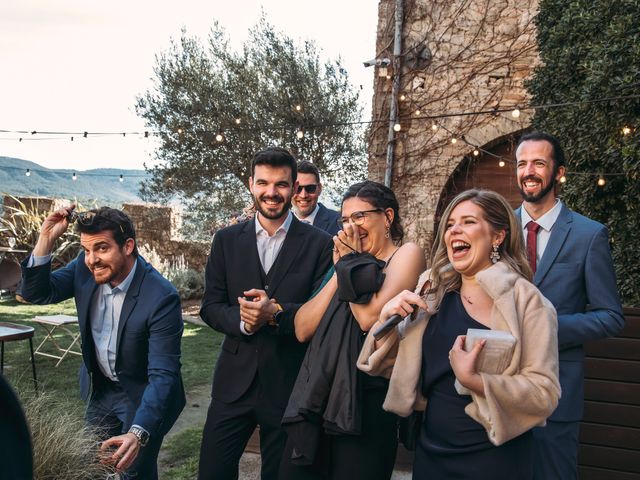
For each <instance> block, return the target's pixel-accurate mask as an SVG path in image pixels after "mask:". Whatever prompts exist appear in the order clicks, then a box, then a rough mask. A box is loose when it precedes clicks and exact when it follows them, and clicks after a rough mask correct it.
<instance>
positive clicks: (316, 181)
mask: <svg viewBox="0 0 640 480" xmlns="http://www.w3.org/2000/svg"><path fill="white" fill-rule="evenodd" d="M321 193H322V183H321V182H320V172H319V171H318V167H316V166H315V165H314V164H313V163H311V162H307V161H306V160H303V161H301V162H299V163H298V187H297V188H296V193H295V194H294V195H293V199H292V203H293V205H294V206H295V209H294V213H295V215H296V217H297V218H298V220H301V221H303V222H306V223H309V224H311V225H313V226H314V227H317V228H319V229H320V230H324V231H325V232H327V233H328V234H329V235H335V234H336V233H338V230H340V228H339V227H338V218H340V213H338V212H336V211H335V210H331V209H329V208H327V207H325V206H324V205H323V204H322V203H318V199H319V198H320V194H321Z"/></svg>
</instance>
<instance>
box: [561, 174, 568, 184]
mask: <svg viewBox="0 0 640 480" xmlns="http://www.w3.org/2000/svg"><path fill="white" fill-rule="evenodd" d="M566 181H567V177H565V176H564V175H562V176H561V177H560V183H565V182H566Z"/></svg>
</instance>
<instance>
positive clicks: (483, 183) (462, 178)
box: [434, 132, 522, 229]
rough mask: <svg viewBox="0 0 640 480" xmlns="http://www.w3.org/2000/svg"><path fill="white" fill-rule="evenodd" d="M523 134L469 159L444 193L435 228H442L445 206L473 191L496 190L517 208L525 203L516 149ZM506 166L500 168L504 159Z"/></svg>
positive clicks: (486, 147) (493, 144) (501, 140)
mask: <svg viewBox="0 0 640 480" xmlns="http://www.w3.org/2000/svg"><path fill="white" fill-rule="evenodd" d="M521 133H522V132H514V133H512V134H510V135H507V136H504V137H500V138H498V139H496V140H494V141H492V142H489V143H488V144H486V145H484V146H483V147H482V150H483V151H481V153H480V155H478V156H477V157H475V156H473V155H469V156H467V157H465V158H464V159H463V160H462V161H461V162H460V164H459V165H458V167H457V168H456V169H455V170H454V172H453V173H452V174H451V176H450V177H449V180H448V181H447V183H446V185H445V187H444V188H443V190H442V193H441V194H440V199H439V200H438V207H437V208H436V214H435V218H434V221H435V223H434V225H435V226H436V229H437V226H438V223H439V222H440V217H441V215H442V212H443V211H444V209H445V207H446V206H447V205H448V204H449V202H450V201H451V200H453V198H454V197H455V196H456V195H457V194H458V193H460V192H463V191H465V190H468V189H470V188H484V189H489V190H494V191H496V192H498V193H500V194H501V195H503V196H504V197H505V198H506V199H507V201H508V202H509V204H510V205H511V206H512V207H513V208H516V207H518V206H519V205H520V203H521V202H522V197H521V196H520V190H519V189H518V186H517V185H516V177H515V176H516V173H515V163H514V159H515V148H516V145H517V140H518V138H519V137H520V134H521ZM502 159H503V161H504V166H502V167H501V166H500V160H502Z"/></svg>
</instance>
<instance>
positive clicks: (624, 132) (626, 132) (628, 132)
mask: <svg viewBox="0 0 640 480" xmlns="http://www.w3.org/2000/svg"><path fill="white" fill-rule="evenodd" d="M630 133H631V128H630V127H627V126H626V125H625V126H624V127H622V134H623V135H629V134H630Z"/></svg>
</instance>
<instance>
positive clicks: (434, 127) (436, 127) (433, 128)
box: [431, 123, 438, 132]
mask: <svg viewBox="0 0 640 480" xmlns="http://www.w3.org/2000/svg"><path fill="white" fill-rule="evenodd" d="M431 130H433V131H434V132H435V131H436V130H438V125H436V124H435V123H434V124H433V125H431Z"/></svg>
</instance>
